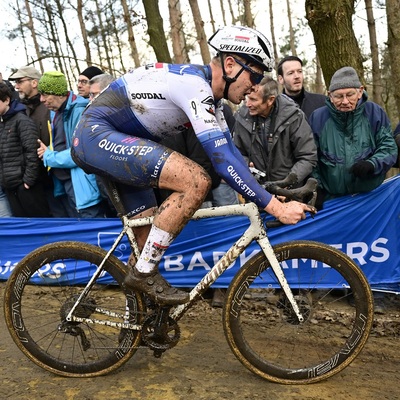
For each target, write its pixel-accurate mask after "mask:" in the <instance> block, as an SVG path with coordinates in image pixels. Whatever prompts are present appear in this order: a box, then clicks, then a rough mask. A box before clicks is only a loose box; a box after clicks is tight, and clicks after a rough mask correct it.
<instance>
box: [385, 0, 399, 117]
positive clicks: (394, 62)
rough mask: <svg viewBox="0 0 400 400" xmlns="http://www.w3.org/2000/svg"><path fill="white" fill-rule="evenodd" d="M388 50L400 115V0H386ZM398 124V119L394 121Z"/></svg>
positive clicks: (395, 97)
mask: <svg viewBox="0 0 400 400" xmlns="http://www.w3.org/2000/svg"><path fill="white" fill-rule="evenodd" d="M386 17H387V26H388V42H387V45H388V50H389V56H390V64H391V69H392V73H391V76H392V79H391V85H392V87H393V92H394V99H395V103H396V108H397V113H398V115H400V4H399V0H386ZM393 122H394V124H395V125H397V122H398V121H393Z"/></svg>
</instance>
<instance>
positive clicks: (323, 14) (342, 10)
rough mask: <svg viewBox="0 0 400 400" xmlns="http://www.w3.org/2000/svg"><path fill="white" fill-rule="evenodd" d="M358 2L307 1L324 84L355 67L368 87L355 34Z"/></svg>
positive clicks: (309, 19)
mask: <svg viewBox="0 0 400 400" xmlns="http://www.w3.org/2000/svg"><path fill="white" fill-rule="evenodd" d="M354 1H355V0H336V1H331V0H306V3H305V4H306V18H307V20H308V23H309V25H310V28H311V30H312V32H313V36H314V41H315V46H316V48H317V52H318V56H319V60H320V62H321V68H322V71H323V74H324V80H325V83H326V85H327V86H328V87H329V83H330V81H331V78H332V75H333V74H334V73H335V71H337V70H338V69H339V68H342V67H344V66H351V67H353V68H354V69H355V70H356V71H357V73H358V75H359V77H360V80H361V82H364V83H365V80H364V72H363V64H362V55H361V51H360V48H359V46H358V42H357V39H356V37H355V34H354V30H353V24H352V16H353V14H354Z"/></svg>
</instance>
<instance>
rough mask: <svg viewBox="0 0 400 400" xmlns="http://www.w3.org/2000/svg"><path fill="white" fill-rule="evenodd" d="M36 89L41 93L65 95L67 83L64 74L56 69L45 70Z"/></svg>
mask: <svg viewBox="0 0 400 400" xmlns="http://www.w3.org/2000/svg"><path fill="white" fill-rule="evenodd" d="M38 91H39V93H41V94H54V95H56V96H65V95H66V94H68V84H67V79H66V78H65V75H64V74H63V73H61V72H58V71H49V72H45V73H44V74H43V76H42V77H41V78H40V81H39V84H38Z"/></svg>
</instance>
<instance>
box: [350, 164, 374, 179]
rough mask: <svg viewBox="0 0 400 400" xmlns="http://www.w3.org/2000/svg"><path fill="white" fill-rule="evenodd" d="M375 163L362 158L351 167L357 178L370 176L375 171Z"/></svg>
mask: <svg viewBox="0 0 400 400" xmlns="http://www.w3.org/2000/svg"><path fill="white" fill-rule="evenodd" d="M374 169H375V168H374V164H372V163H370V162H369V161H365V160H361V161H357V162H356V163H355V164H353V166H352V167H351V168H350V172H351V173H352V174H353V175H355V176H356V177H357V178H368V177H369V176H371V175H372V174H373V173H374Z"/></svg>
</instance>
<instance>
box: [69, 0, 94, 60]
mask: <svg viewBox="0 0 400 400" xmlns="http://www.w3.org/2000/svg"><path fill="white" fill-rule="evenodd" d="M69 4H70V5H71V6H72V4H71V2H70V3H69ZM72 7H73V6H72ZM76 13H77V16H78V21H79V27H80V29H81V35H82V40H83V46H84V48H85V52H86V57H85V61H86V64H87V65H89V64H90V62H91V60H92V54H91V52H90V45H89V39H88V34H87V31H86V26H85V22H84V20H83V0H77V7H76Z"/></svg>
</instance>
